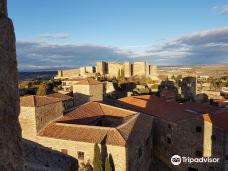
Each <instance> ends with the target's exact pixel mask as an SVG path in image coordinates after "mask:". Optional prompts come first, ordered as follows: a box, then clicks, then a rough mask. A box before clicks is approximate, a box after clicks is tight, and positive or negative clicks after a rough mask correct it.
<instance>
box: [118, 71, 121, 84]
mask: <svg viewBox="0 0 228 171" xmlns="http://www.w3.org/2000/svg"><path fill="white" fill-rule="evenodd" d="M120 78H121V74H120V70H118V76H117V80H118V81H119V80H120Z"/></svg>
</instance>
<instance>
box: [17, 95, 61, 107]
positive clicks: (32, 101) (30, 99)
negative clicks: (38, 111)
mask: <svg viewBox="0 0 228 171" xmlns="http://www.w3.org/2000/svg"><path fill="white" fill-rule="evenodd" d="M60 101H61V100H60V99H57V98H53V97H46V96H34V95H31V96H23V97H21V98H20V106H22V107H40V106H45V105H48V104H52V103H56V102H60Z"/></svg>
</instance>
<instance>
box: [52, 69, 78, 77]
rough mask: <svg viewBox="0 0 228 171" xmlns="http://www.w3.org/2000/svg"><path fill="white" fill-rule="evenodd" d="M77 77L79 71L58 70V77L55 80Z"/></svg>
mask: <svg viewBox="0 0 228 171" xmlns="http://www.w3.org/2000/svg"><path fill="white" fill-rule="evenodd" d="M79 75H80V69H70V70H59V71H58V75H57V76H56V77H55V78H56V79H58V78H73V77H78V76H79Z"/></svg>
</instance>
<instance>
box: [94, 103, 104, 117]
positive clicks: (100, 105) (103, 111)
mask: <svg viewBox="0 0 228 171" xmlns="http://www.w3.org/2000/svg"><path fill="white" fill-rule="evenodd" d="M96 103H98V102H96ZM98 104H99V108H100V110H101V111H102V113H103V115H105V113H104V110H103V109H102V107H101V104H100V103H98Z"/></svg>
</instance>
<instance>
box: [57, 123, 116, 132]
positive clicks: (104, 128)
mask: <svg viewBox="0 0 228 171" xmlns="http://www.w3.org/2000/svg"><path fill="white" fill-rule="evenodd" d="M54 124H56V125H62V126H71V127H78V128H80V127H83V128H88V129H102V130H109V131H110V130H115V128H113V127H102V126H93V125H82V124H69V123H59V122H54Z"/></svg>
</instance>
